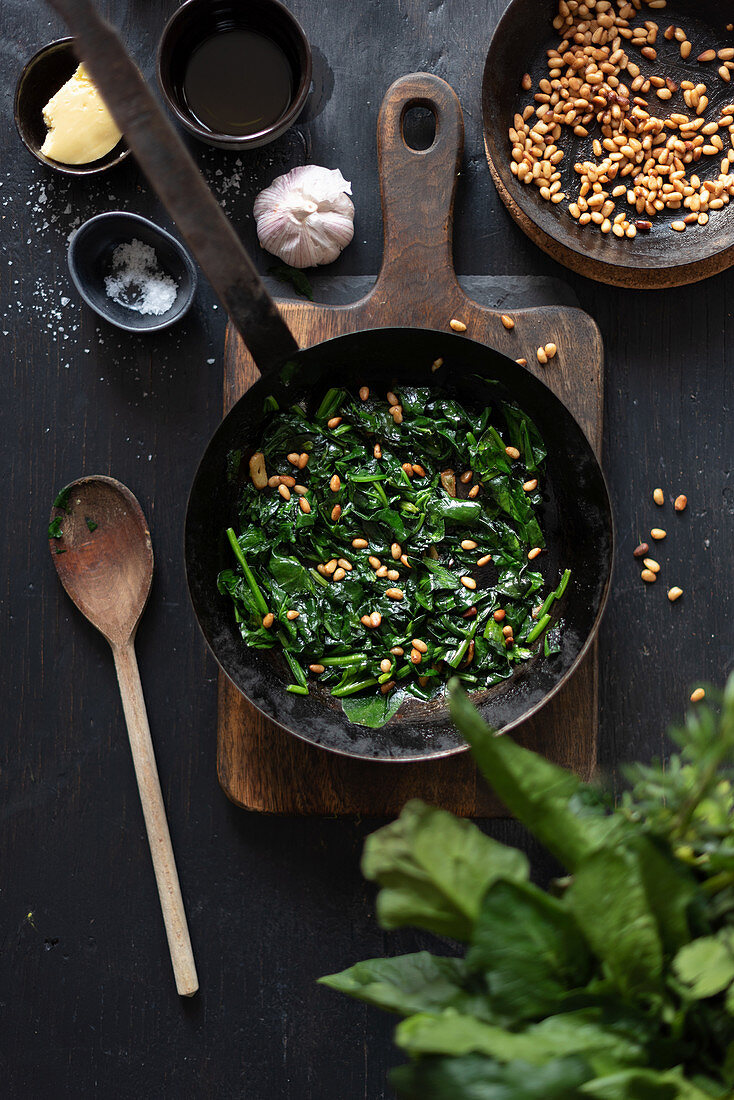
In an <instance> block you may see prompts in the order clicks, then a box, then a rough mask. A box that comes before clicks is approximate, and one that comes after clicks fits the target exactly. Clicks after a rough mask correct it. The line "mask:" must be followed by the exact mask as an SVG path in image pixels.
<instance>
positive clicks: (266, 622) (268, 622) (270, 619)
mask: <svg viewBox="0 0 734 1100" xmlns="http://www.w3.org/2000/svg"><path fill="white" fill-rule="evenodd" d="M274 622H275V615H274V614H273V613H272V611H268V613H267V615H264V616H263V626H264V627H265V629H266V630H270V627H271V626H272V625H273V623H274Z"/></svg>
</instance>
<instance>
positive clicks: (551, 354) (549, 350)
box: [543, 344, 558, 359]
mask: <svg viewBox="0 0 734 1100" xmlns="http://www.w3.org/2000/svg"><path fill="white" fill-rule="evenodd" d="M543 350H544V351H545V354H546V355H547V356H548V358H549V359H555V357H556V355H558V348H557V347H556V345H555V344H546V345H545V347H544V349H543Z"/></svg>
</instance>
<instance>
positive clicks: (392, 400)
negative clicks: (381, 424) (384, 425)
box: [385, 390, 400, 405]
mask: <svg viewBox="0 0 734 1100" xmlns="http://www.w3.org/2000/svg"><path fill="white" fill-rule="evenodd" d="M385 396H386V397H387V403H388V405H399V404H400V401H399V400H398V398H397V397H396V396H395V394H394V393H393V392H392V390H388V391H387V393H386V395H385Z"/></svg>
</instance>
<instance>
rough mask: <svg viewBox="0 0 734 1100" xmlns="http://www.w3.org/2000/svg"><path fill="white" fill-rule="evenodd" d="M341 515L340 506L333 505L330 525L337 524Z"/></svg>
mask: <svg viewBox="0 0 734 1100" xmlns="http://www.w3.org/2000/svg"><path fill="white" fill-rule="evenodd" d="M341 514H342V506H341V504H335V505H334V507H333V508H332V509H331V522H332V523H338V522H339V517H340V516H341Z"/></svg>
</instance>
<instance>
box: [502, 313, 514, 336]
mask: <svg viewBox="0 0 734 1100" xmlns="http://www.w3.org/2000/svg"><path fill="white" fill-rule="evenodd" d="M501 320H502V324H503V325H504V326H505V328H506V329H507V331H508V332H512V330H513V329H514V327H515V322H514V321H513V319H512V317H510V315H509V314H508V313H503V314H502V317H501Z"/></svg>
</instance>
